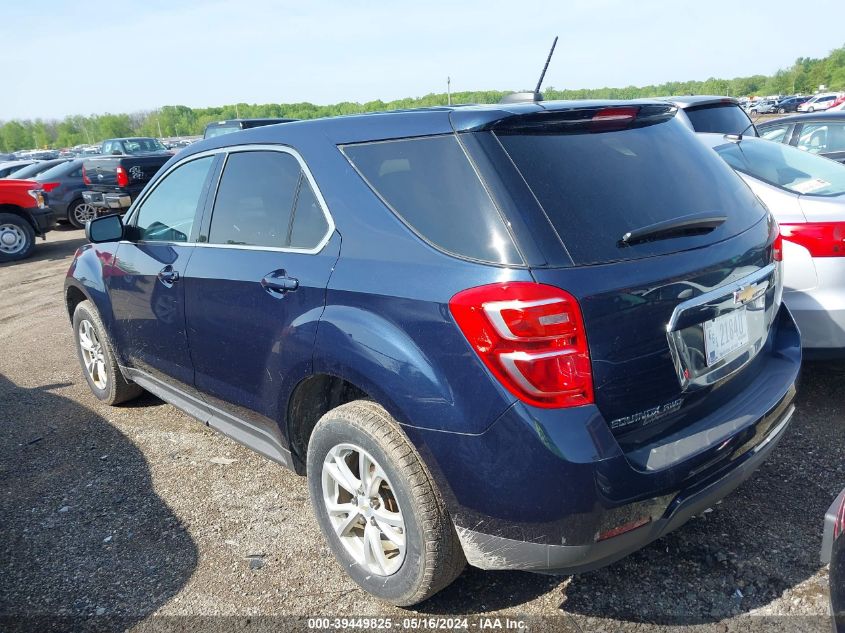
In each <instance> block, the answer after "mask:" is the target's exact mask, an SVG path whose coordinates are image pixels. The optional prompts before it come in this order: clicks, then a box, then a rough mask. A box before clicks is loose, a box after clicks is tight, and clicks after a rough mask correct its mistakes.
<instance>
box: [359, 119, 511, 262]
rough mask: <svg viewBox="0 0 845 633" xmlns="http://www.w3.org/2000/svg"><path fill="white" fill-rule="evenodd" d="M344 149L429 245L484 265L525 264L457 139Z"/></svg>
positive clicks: (398, 213)
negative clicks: (478, 261)
mask: <svg viewBox="0 0 845 633" xmlns="http://www.w3.org/2000/svg"><path fill="white" fill-rule="evenodd" d="M343 151H344V153H345V154H346V156H347V157H348V158H349V160H350V161H351V162H352V164H353V165H354V166H355V168H356V169H357V170H358V172H359V173H360V174H361V175H362V176H363V177H364V178H365V179H366V181H367V182H368V183H369V185H370V186H371V187H372V188H373V190H374V191H375V192H376V193H377V194H378V195H379V196H380V197H381V198H382V199H383V200H384V201H385V202H386V203H387V205H388V206H389V207H390V208H391V209H392V210H393V211H394V212H395V213H396V215H398V216H399V217H400V218H401V219H402V220H404V221H405V223H406V224H408V225H409V226H410V227H411V228H412V229H413V230H414V231H415V232H416V233H417V234H419V235H420V236H421V237H423V238H424V239H426V240H427V241H429V242H431V243H432V244H434V245H435V246H438V247H440V248H441V249H443V250H445V251H447V252H449V253H453V254H456V255H462V256H465V257H470V258H473V259H478V260H481V261H488V262H494V263H498V264H519V263H522V259H521V257H520V255H519V253H518V252H517V250H516V246H515V245H514V243H513V240H512V239H511V237H510V234H509V233H508V230H507V228H506V227H505V224H504V222H503V221H502V218H501V216H500V215H499V212H498V211H497V209H496V208H495V206H494V205H493V202H492V200H491V199H490V196H489V195H488V194H487V191H486V190H485V189H484V186H483V185H482V184H481V181H480V180H479V178H478V175H477V174H476V173H475V170H474V169H473V168H472V165H471V164H470V162H469V159H468V158H467V156H466V154H465V153H464V151H463V149H462V148H461V146H460V144H459V143H458V140H457V138H455V136H453V135H448V136H435V137H423V138H410V139H404V140H400V141H383V142H377V143H363V144H360V145H347V146H345V147H344V148H343Z"/></svg>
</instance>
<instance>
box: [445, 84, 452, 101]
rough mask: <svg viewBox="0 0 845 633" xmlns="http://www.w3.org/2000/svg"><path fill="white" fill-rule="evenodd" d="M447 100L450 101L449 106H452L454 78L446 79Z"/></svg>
mask: <svg viewBox="0 0 845 633" xmlns="http://www.w3.org/2000/svg"><path fill="white" fill-rule="evenodd" d="M446 98H447V99H448V104H449V105H452V78H451V77H446Z"/></svg>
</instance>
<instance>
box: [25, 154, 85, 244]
mask: <svg viewBox="0 0 845 633" xmlns="http://www.w3.org/2000/svg"><path fill="white" fill-rule="evenodd" d="M83 162H84V161H83V159H81V158H77V159H75V160H71V161H66V162H63V163H61V164H59V165H56V166H55V167H53V168H52V169H49V170H47V171H45V172H44V173H42V174H39V175H38V177H37V180H38V182H39V183H40V184H41V187H42V189H45V190H46V191H45V193H44V200H45V202H46V204H47V206H48V207H49V208H50V210H52V211H53V214H54V215H55V216H56V220H58V221H59V222H69V223H70V224H71V225H72V226H73V227H75V228H77V229H81V228H84V227H85V223H86V222H87V221H88V220H91V219H93V218H94V217H96V209H95V208H94V207H93V206H92V205H90V204H88V203H87V202H85V200H84V199H83V197H82V192H83V191H85V190H86V189H87V188H88V185H86V184H85V182H84V181H83V180H82V164H83Z"/></svg>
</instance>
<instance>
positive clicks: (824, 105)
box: [798, 92, 839, 112]
mask: <svg viewBox="0 0 845 633" xmlns="http://www.w3.org/2000/svg"><path fill="white" fill-rule="evenodd" d="M838 96H839V95H838V94H837V93H835V92H829V93H827V94H821V95H816V96H815V97H813V98H812V99H810V100H809V101H805V102H804V103H802V104H801V105H799V106H798V112H819V111H820V110H827V109H828V108H829V107H830V106H832V105H833V102H834V101H836V99H837V97H838Z"/></svg>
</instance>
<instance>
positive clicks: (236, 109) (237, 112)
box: [235, 103, 241, 119]
mask: <svg viewBox="0 0 845 633" xmlns="http://www.w3.org/2000/svg"><path fill="white" fill-rule="evenodd" d="M235 118H236V119H240V118H241V113H240V111H239V110H238V104H237V103H236V104H235Z"/></svg>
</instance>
